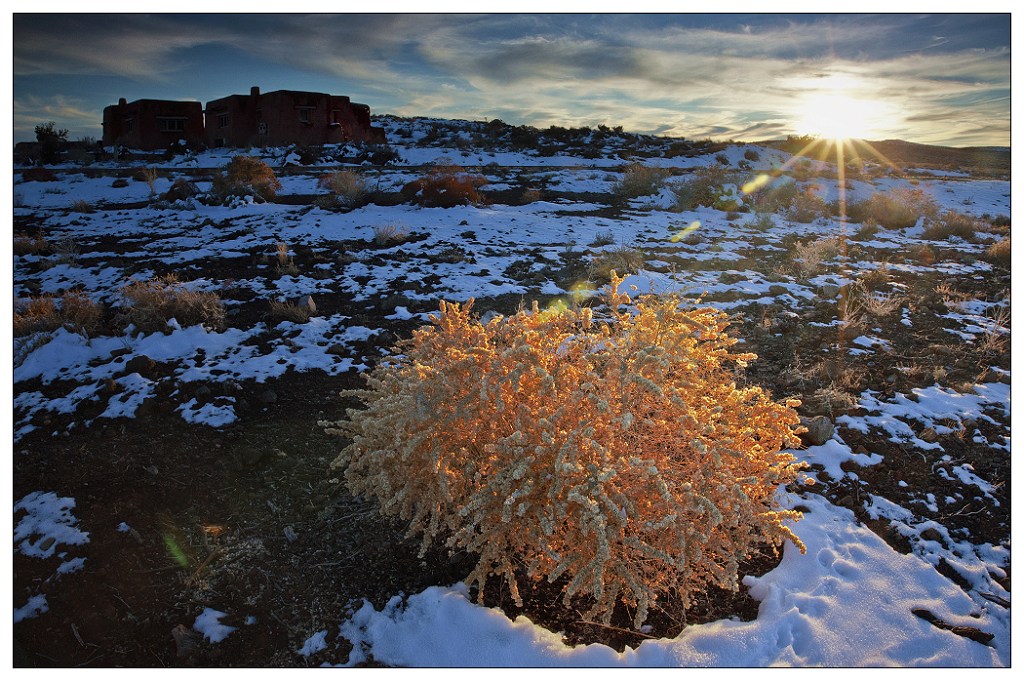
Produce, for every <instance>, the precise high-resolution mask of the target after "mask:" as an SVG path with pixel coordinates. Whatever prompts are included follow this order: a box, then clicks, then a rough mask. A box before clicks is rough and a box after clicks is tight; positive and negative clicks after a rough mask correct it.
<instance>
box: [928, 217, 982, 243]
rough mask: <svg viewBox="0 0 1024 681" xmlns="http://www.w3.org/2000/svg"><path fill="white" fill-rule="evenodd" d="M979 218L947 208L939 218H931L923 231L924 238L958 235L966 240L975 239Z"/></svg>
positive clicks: (947, 237)
mask: <svg viewBox="0 0 1024 681" xmlns="http://www.w3.org/2000/svg"><path fill="white" fill-rule="evenodd" d="M978 227H979V222H978V219H977V218H975V217H974V216H972V215H965V214H964V213H961V212H959V211H955V210H947V211H943V213H942V215H940V216H939V218H938V219H937V220H930V221H929V222H928V226H927V227H926V228H925V230H924V231H923V232H922V233H921V238H922V239H928V240H929V241H941V240H943V239H949V238H952V237H957V238H960V239H963V240H964V241H971V240H973V239H974V234H975V232H977V231H978Z"/></svg>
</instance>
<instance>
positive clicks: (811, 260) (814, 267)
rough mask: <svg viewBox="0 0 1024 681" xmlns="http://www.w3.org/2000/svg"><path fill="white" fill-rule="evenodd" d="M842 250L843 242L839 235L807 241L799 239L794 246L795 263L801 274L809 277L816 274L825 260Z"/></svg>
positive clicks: (830, 258)
mask: <svg viewBox="0 0 1024 681" xmlns="http://www.w3.org/2000/svg"><path fill="white" fill-rule="evenodd" d="M841 250H842V242H841V241H840V240H839V238H838V237H828V238H821V239H817V240H815V241H810V242H807V243H804V242H803V241H798V242H796V245H795V246H794V247H793V264H794V265H795V266H796V269H797V272H798V273H799V274H800V275H802V276H804V277H809V276H811V275H813V274H816V273H817V272H818V270H819V269H821V266H822V265H823V264H824V263H825V262H827V261H829V260H832V259H833V258H835V257H836V256H837V255H839V253H840V251H841Z"/></svg>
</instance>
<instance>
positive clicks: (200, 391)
mask: <svg viewBox="0 0 1024 681" xmlns="http://www.w3.org/2000/svg"><path fill="white" fill-rule="evenodd" d="M212 392H213V391H212V390H210V386H208V385H205V384H203V385H201V386H199V387H198V388H196V397H197V398H198V399H201V400H205V399H206V398H208V397H209V396H210V394H211V393H212Z"/></svg>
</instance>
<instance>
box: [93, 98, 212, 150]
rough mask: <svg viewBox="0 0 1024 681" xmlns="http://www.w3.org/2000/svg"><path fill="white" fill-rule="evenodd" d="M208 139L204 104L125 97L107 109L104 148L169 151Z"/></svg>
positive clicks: (104, 123)
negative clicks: (169, 148) (171, 147)
mask: <svg viewBox="0 0 1024 681" xmlns="http://www.w3.org/2000/svg"><path fill="white" fill-rule="evenodd" d="M204 139H205V129H204V127H203V105H202V104H200V103H199V102H176V101H172V100H166V99H137V100H135V101H134V102H131V103H129V102H128V101H126V100H125V99H124V98H121V100H120V101H118V103H117V104H115V105H113V106H108V107H106V108H104V109H103V144H104V146H115V145H116V146H124V147H128V148H131V149H166V148H167V147H169V146H172V145H174V144H177V142H178V141H179V140H185V143H186V144H187V145H188V146H190V147H193V146H198V145H200V144H202V143H203V141H204Z"/></svg>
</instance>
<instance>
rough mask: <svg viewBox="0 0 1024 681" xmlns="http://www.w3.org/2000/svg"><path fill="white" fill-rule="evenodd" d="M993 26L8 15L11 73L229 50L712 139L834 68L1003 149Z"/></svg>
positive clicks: (787, 100) (931, 120)
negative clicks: (988, 135)
mask: <svg viewBox="0 0 1024 681" xmlns="http://www.w3.org/2000/svg"><path fill="white" fill-rule="evenodd" d="M1003 23H1007V24H1008V22H1001V21H1000V19H999V17H995V18H985V17H984V16H983V17H980V18H978V17H967V18H958V17H953V18H949V17H945V16H939V17H937V18H931V17H923V18H922V17H915V16H910V15H881V16H872V15H863V16H860V15H858V16H856V17H848V16H844V15H825V16H820V15H798V16H795V17H793V16H788V17H787V16H780V15H749V16H745V15H736V16H733V15H597V16H581V15H551V16H544V15H504V14H498V15H474V16H465V15H429V14H423V15H420V14H414V15H379V14H378V15H338V16H330V15H287V14H282V15H272V16H267V15H157V16H139V15H117V16H114V17H110V16H107V17H104V16H103V15H46V16H40V15H16V16H15V33H14V35H15V46H14V53H15V74H16V75H17V76H30V75H40V74H60V73H68V74H97V75H106V74H115V75H120V76H124V77H128V78H132V79H135V80H146V79H152V80H161V79H162V80H164V81H166V80H168V79H170V78H172V77H175V76H176V74H179V75H180V74H183V73H184V71H183V69H187V68H189V66H190V65H193V66H194V64H195V61H194V60H197V59H198V57H197V56H196V55H195V53H194V50H195V49H196V48H212V49H222V50H224V52H225V57H224V60H223V63H218V64H213V65H211V66H210V68H211V69H213V68H220V69H223V70H225V71H227V70H228V69H229V68H230V64H231V60H230V57H231V55H233V54H234V55H239V54H244V55H246V56H247V58H248V59H249V60H250V61H249V62H248V65H249V67H250V68H263V69H264V70H265V72H266V73H268V74H269V73H274V74H276V77H277V79H278V80H279V81H281V80H284V81H286V80H287V79H288V78H289V76H288V74H289V73H290V72H294V73H296V74H302V77H303V79H304V80H303V82H317V81H316V78H317V74H321V75H323V76H326V77H328V79H329V80H327V81H326V82H325V84H324V85H323V86H322V87H323V89H332V91H333V88H345V90H344V92H345V93H351V94H356V93H358V96H359V97H360V98H363V101H367V103H369V104H370V105H371V106H372V107H373V109H374V111H375V112H385V111H387V112H393V113H398V114H402V115H428V116H454V117H460V118H470V119H484V118H493V117H502V118H505V119H506V120H509V121H510V122H524V123H531V124H537V125H541V126H546V125H552V124H558V125H594V124H597V123H607V124H610V125H623V126H624V127H627V128H628V129H633V130H637V131H641V132H654V131H657V132H659V133H666V134H674V135H686V136H706V135H721V136H724V137H740V136H746V135H761V134H769V133H770V134H780V135H781V134H788V133H793V132H799V131H795V130H790V129H788V128H787V124H786V121H787V120H789V119H790V118H791V117H792V114H793V109H794V106H795V102H797V101H798V100H799V97H800V95H801V93H802V92H804V91H805V90H806V88H809V87H810V88H813V87H815V86H816V85H817V84H818V83H821V82H822V81H821V79H822V78H824V77H825V76H828V75H830V74H836V73H840V74H846V75H848V76H850V78H851V79H853V80H854V81H855V82H859V83H862V84H863V85H862V90H863V92H858V93H856V94H857V96H859V97H863V98H876V99H879V100H883V101H885V102H886V103H887V104H888V105H889V108H891V109H892V110H893V111H897V112H905V114H901V115H899V116H894V118H893V121H892V128H891V133H892V136H894V137H901V136H902V137H912V136H913V135H915V134H921V135H925V134H927V135H932V134H939V132H938V130H937V129H934V130H933V129H932V128H937V126H938V125H940V124H941V119H936V118H935V117H934V116H930V115H929V114H931V113H933V112H942V115H943V116H949V115H950V114H952V115H953V116H954V117H957V115H959V118H960V119H962V120H966V121H975V120H981V119H995V123H993V124H991V125H988V124H986V125H985V126H981V125H980V124H974V123H970V124H967V125H966V126H963V125H962V126H959V127H958V128H957V129H958V130H961V129H963V131H962V132H958V133H957V134H960V135H964V136H968V137H970V138H971V139H974V138H975V137H976V136H977V135H979V134H983V133H981V132H980V131H981V130H982V129H984V130H988V131H991V130H998V131H1000V132H999V139H1003V140H1006V141H1003V142H1000V143H1007V141H1008V136H1009V106H1008V103H1007V102H1006V101H1005V99H1002V98H1001V94H1006V93H1008V92H1009V62H1010V57H1009V39H1008V28H1004V27H1003ZM960 25H962V26H964V27H967V28H970V29H971V30H972V31H975V32H976V33H978V34H979V35H984V36H985V38H986V40H987V41H988V42H983V43H980V44H979V43H978V42H977V41H975V42H971V41H970V35H971V31H966V30H965V31H961V32H959V33H958V32H956V31H955V30H954V29H956V28H957V26H960ZM965 33H966V34H967V35H964V34H965ZM1004 33H1005V34H1006V38H1005V41H1003V42H1000V41H1001V40H1003V38H1002V37H1001V36H1003V35H1004ZM942 36H949V38H948V39H946V38H941V37H942ZM222 75H223V74H222ZM257 80H258V78H257V77H256V76H254V75H252V74H251V73H248V74H247V75H246V81H253V82H256V81H257ZM851 94H852V93H851ZM752 103H756V111H751V109H752V106H751V105H752ZM496 112H500V113H501V115H500V116H499V115H497V113H496ZM909 125H916V126H920V129H919V130H918V129H913V128H910V127H907V126H909ZM971 126H974V127H971Z"/></svg>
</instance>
